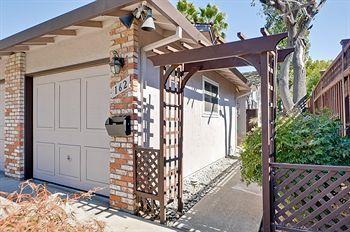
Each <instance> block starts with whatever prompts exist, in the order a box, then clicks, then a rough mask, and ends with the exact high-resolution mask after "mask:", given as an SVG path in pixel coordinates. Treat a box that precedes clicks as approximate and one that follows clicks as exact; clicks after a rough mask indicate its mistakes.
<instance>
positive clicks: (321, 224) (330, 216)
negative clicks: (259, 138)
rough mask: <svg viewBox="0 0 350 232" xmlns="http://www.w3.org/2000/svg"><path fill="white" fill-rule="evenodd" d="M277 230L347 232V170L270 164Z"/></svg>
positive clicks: (349, 173) (349, 199) (349, 222)
mask: <svg viewBox="0 0 350 232" xmlns="http://www.w3.org/2000/svg"><path fill="white" fill-rule="evenodd" d="M272 173H273V176H272V178H273V182H274V185H273V191H274V202H273V206H274V213H273V217H274V218H273V221H274V225H275V226H276V229H277V230H289V231H291V230H293V231H350V167H335V166H316V165H295V164H277V163H273V164H272Z"/></svg>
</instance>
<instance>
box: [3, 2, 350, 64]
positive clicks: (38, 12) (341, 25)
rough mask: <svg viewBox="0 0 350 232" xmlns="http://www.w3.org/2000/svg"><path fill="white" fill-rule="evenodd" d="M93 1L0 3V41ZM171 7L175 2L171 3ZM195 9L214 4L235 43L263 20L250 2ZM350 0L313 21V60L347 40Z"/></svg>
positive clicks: (254, 31) (329, 55)
mask: <svg viewBox="0 0 350 232" xmlns="http://www.w3.org/2000/svg"><path fill="white" fill-rule="evenodd" d="M89 2H93V0H0V39H3V38H5V37H8V36H10V35H12V34H14V33H16V32H19V31H21V30H24V29H26V28H29V27H31V26H34V25H36V24H38V23H40V22H43V21H46V20H48V19H51V18H53V17H55V16H58V15H61V14H63V13H65V12H68V11H70V10H72V9H75V8H77V7H80V6H82V5H85V4H87V3H89ZM171 2H172V3H173V4H175V3H176V2H177V0H171ZM193 2H194V3H195V5H197V6H205V5H206V4H207V3H208V2H211V3H215V4H216V5H218V6H219V8H220V9H221V10H222V11H224V12H225V13H226V14H227V16H228V21H229V24H230V28H229V30H228V31H227V33H226V34H227V40H228V41H232V40H236V33H237V32H239V31H241V32H243V33H244V34H245V35H246V36H247V37H254V36H259V28H260V27H262V26H263V25H264V20H263V18H262V16H261V15H260V14H259V12H260V8H259V7H251V6H250V2H251V0H193ZM349 12H350V0H328V1H327V3H326V5H325V7H324V8H323V9H322V10H321V12H320V13H319V15H318V16H317V17H316V20H315V22H314V27H313V28H312V32H311V45H312V46H311V51H310V55H311V57H312V58H313V59H333V58H335V57H336V55H337V54H338V53H339V51H340V45H339V42H340V40H341V39H344V38H350V13H349Z"/></svg>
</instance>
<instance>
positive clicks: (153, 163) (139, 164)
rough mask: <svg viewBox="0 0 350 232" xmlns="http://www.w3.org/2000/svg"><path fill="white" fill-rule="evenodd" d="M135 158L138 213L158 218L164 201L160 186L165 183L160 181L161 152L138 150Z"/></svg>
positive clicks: (145, 149)
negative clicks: (160, 206)
mask: <svg viewBox="0 0 350 232" xmlns="http://www.w3.org/2000/svg"><path fill="white" fill-rule="evenodd" d="M134 157H135V158H134V163H135V174H134V175H135V180H136V181H135V195H136V206H137V212H139V213H141V212H143V213H144V214H148V215H152V216H153V217H156V216H158V215H159V205H160V204H162V201H163V200H162V197H163V194H160V185H159V183H163V182H162V181H160V180H161V178H162V177H161V175H160V171H159V170H160V167H162V159H161V156H160V151H159V150H155V149H147V148H137V149H136V150H135V156H134Z"/></svg>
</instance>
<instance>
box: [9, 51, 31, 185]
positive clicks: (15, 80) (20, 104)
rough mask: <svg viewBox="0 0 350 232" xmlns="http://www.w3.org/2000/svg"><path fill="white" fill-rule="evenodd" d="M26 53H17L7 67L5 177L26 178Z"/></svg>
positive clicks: (12, 56) (10, 59)
mask: <svg viewBox="0 0 350 232" xmlns="http://www.w3.org/2000/svg"><path fill="white" fill-rule="evenodd" d="M25 57H26V56H25V53H16V54H13V55H11V56H10V57H9V58H8V59H7V60H6V65H5V128H4V133H5V134H4V137H5V175H6V176H10V177H13V178H16V179H23V178H24V81H25Z"/></svg>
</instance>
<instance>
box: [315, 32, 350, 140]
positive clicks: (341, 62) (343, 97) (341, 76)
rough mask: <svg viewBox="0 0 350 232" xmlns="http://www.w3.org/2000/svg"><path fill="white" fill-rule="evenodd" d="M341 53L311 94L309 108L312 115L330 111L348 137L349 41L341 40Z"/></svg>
mask: <svg viewBox="0 0 350 232" xmlns="http://www.w3.org/2000/svg"><path fill="white" fill-rule="evenodd" d="M341 44H342V51H341V52H340V53H339V55H338V56H337V58H335V60H334V61H333V63H332V64H331V66H330V67H329V68H328V69H327V70H326V71H325V73H324V74H323V75H322V77H321V79H320V81H319V82H318V84H317V86H316V88H315V89H314V91H313V92H312V95H311V99H310V102H309V107H310V109H311V111H312V112H313V113H318V112H320V111H322V110H324V109H330V110H331V111H332V112H333V114H334V115H335V116H336V117H338V118H339V119H340V120H341V122H342V124H343V134H344V135H350V131H349V126H350V111H349V110H350V107H349V105H350V98H349V96H350V40H349V39H348V40H343V41H342V42H341Z"/></svg>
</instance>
